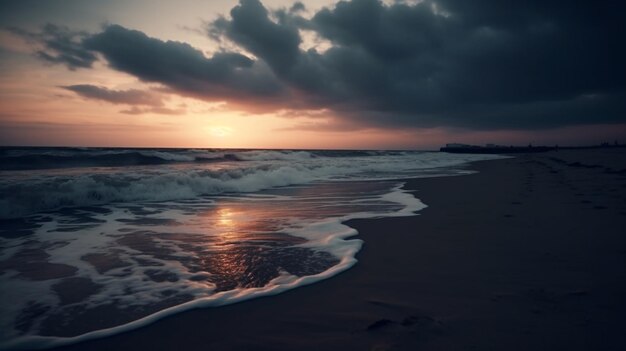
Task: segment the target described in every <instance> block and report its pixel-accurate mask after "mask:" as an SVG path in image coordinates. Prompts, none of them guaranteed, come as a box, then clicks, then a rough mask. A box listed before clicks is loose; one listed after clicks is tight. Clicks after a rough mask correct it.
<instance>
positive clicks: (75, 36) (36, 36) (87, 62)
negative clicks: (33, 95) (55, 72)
mask: <svg viewBox="0 0 626 351" xmlns="http://www.w3.org/2000/svg"><path fill="white" fill-rule="evenodd" d="M8 29H9V31H11V32H13V33H14V34H17V35H19V36H21V37H23V38H25V39H26V40H28V41H31V42H35V43H38V44H40V45H41V46H42V48H41V49H39V50H37V51H36V55H37V56H38V57H39V58H40V59H42V60H44V61H47V62H50V63H55V64H63V65H65V66H66V67H67V68H68V69H70V70H75V69H78V68H91V66H92V65H93V63H94V62H95V61H96V60H97V59H98V58H97V57H96V55H95V54H94V53H93V52H91V51H89V50H88V49H85V48H84V47H83V46H82V39H83V38H84V37H86V36H87V33H84V32H73V31H71V30H69V29H68V28H66V27H63V26H56V25H53V24H47V25H45V26H44V27H43V28H41V31H40V32H36V33H35V32H29V31H26V30H23V29H20V28H15V27H10V28H8Z"/></svg>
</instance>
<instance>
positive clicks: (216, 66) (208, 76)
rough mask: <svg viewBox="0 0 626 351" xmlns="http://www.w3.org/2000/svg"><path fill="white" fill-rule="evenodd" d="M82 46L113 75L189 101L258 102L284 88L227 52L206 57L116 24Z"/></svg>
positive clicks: (259, 66)
mask: <svg viewBox="0 0 626 351" xmlns="http://www.w3.org/2000/svg"><path fill="white" fill-rule="evenodd" d="M83 45H84V47H85V48H88V49H90V50H93V51H95V52H98V53H100V54H101V55H102V56H103V57H104V58H105V59H106V60H107V62H108V63H109V65H110V66H111V67H112V68H114V69H116V70H119V71H122V72H126V73H129V74H131V75H134V76H136V77H137V78H139V79H140V80H142V81H145V82H154V83H161V84H163V85H164V86H166V87H168V88H170V89H171V90H172V91H174V92H177V93H180V94H183V95H187V96H193V97H199V98H203V99H207V100H220V99H222V100H223V99H226V100H232V99H250V100H253V101H259V102H260V101H262V100H263V99H264V98H268V97H275V96H279V95H280V94H281V93H282V89H283V86H282V84H281V83H280V82H279V81H277V80H276V79H275V78H274V76H273V74H272V73H271V71H270V70H269V69H268V68H267V66H266V65H265V64H264V63H263V62H260V61H254V60H252V59H250V58H248V57H246V56H244V55H241V54H238V53H231V52H218V53H216V54H214V55H213V56H212V57H210V58H207V57H206V56H205V55H204V53H203V52H202V51H200V50H198V49H195V48H193V47H192V46H190V45H189V44H186V43H181V42H177V41H162V40H159V39H155V38H150V37H148V36H147V35H145V34H144V33H142V32H140V31H136V30H129V29H126V28H124V27H121V26H118V25H110V26H107V27H106V28H105V29H104V31H103V32H101V33H98V34H95V35H92V36H90V37H88V38H86V39H85V40H84V41H83Z"/></svg>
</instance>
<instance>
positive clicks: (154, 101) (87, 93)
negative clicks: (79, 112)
mask: <svg viewBox="0 0 626 351" xmlns="http://www.w3.org/2000/svg"><path fill="white" fill-rule="evenodd" d="M61 88H63V89H65V90H69V91H72V92H74V93H76V94H78V95H80V96H82V97H84V98H87V99H93V100H100V101H105V102H108V103H111V104H115V105H130V106H131V107H130V108H128V109H125V110H122V111H120V112H121V113H124V114H129V115H141V114H146V113H154V114H161V115H182V114H184V113H185V109H184V108H178V109H172V108H168V107H166V106H165V104H164V102H163V99H162V97H161V96H159V95H158V94H155V93H152V92H149V91H143V90H139V89H128V90H113V89H108V88H105V87H99V86H95V85H90V84H78V85H68V86H63V87H61Z"/></svg>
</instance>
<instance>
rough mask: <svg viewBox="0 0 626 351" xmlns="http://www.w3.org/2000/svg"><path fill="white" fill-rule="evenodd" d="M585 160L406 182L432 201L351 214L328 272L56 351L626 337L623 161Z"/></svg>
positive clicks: (499, 163) (555, 343) (448, 344)
mask: <svg viewBox="0 0 626 351" xmlns="http://www.w3.org/2000/svg"><path fill="white" fill-rule="evenodd" d="M569 154H573V156H572V155H569ZM568 155H569V156H568ZM583 156H584V157H583ZM595 156H597V155H595ZM621 156H622V159H623V156H624V154H621ZM559 157H560V158H559ZM564 157H565V158H564ZM567 157H570V158H572V159H577V160H578V161H572V160H571V159H568V158H567ZM551 158H554V159H560V160H561V161H563V162H557V161H554V160H552V159H551ZM582 158H589V156H585V155H581V152H576V151H572V152H569V153H565V154H564V153H560V154H556V156H555V154H554V153H548V154H545V155H544V154H542V155H532V156H528V155H520V156H518V158H513V159H505V160H496V161H481V162H477V163H474V164H472V166H471V167H470V169H475V170H478V171H479V173H476V174H471V175H464V176H460V177H438V178H419V179H413V180H409V181H407V183H406V184H405V189H410V190H412V191H415V195H416V197H417V198H419V199H420V200H421V201H422V202H424V203H425V204H426V205H428V207H427V208H426V209H423V210H421V211H420V212H418V214H417V215H416V216H411V217H395V218H394V217H392V218H380V219H359V220H351V221H348V222H346V224H347V225H349V226H350V227H353V228H355V229H356V230H358V232H359V234H358V236H356V237H355V238H357V239H361V240H364V242H365V244H364V246H363V249H362V250H361V251H360V252H359V253H358V254H357V259H358V260H359V262H358V263H357V264H356V265H355V266H354V267H352V268H351V269H349V270H348V271H346V272H343V273H342V274H340V275H338V276H336V277H334V278H332V279H328V280H324V281H321V282H318V283H316V284H313V285H309V286H305V287H302V288H298V289H295V290H291V291H288V292H285V293H283V294H280V295H277V296H272V297H264V298H259V299H254V300H250V301H246V302H242V303H238V304H234V305H228V306H223V307H219V308H211V309H198V310H193V311H188V312H185V313H181V314H177V315H174V316H171V317H167V318H165V319H163V320H161V321H158V322H156V323H154V324H151V325H149V326H146V327H143V328H140V329H137V330H134V331H130V332H128V333H123V334H118V335H114V336H111V337H107V338H104V339H97V340H93V341H87V342H84V343H80V344H75V345H70V346H66V347H61V348H56V349H54V350H85V349H89V350H107V349H119V348H123V349H136V350H144V349H145V350H174V349H180V348H184V349H192V348H194V347H198V345H204V346H206V348H211V349H218V350H221V349H227V350H239V349H242V350H243V349H256V350H276V349H296V348H298V349H311V350H314V349H341V348H343V349H372V348H375V349H399V350H404V349H425V350H429V349H453V350H456V349H472V348H474V349H510V350H527V349H546V350H547V349H568V350H572V349H620V348H623V347H626V336H624V335H623V330H624V327H625V325H626V324H625V322H624V321H623V317H622V316H623V315H624V314H626V299H625V297H626V239H625V238H624V235H622V234H621V233H620V230H622V228H624V227H625V225H624V224H625V223H626V205H625V203H624V193H625V192H626V181H625V179H624V176H623V174H620V173H619V171H620V170H621V169H625V168H619V167H617V168H615V167H613V168H611V167H608V166H603V167H604V168H603V169H602V168H599V167H592V168H589V167H584V166H583V167H581V166H576V165H575V164H576V162H577V163H578V165H589V161H588V160H582ZM614 158H615V157H613V159H611V158H609V159H608V161H607V162H608V163H607V164H610V163H611V162H613V163H615V162H617V161H615V159H614ZM583 161H584V162H583ZM593 161H594V162H596V163H597V162H598V160H597V157H595V158H594V159H593ZM618 161H619V160H618ZM621 162H623V161H621ZM572 164H574V165H575V166H572ZM594 165H596V164H594ZM607 169H614V170H615V171H616V172H617V173H610V172H607V171H606V170H607ZM598 177H602V179H598ZM486 189H490V190H491V191H486ZM389 236H393V237H392V238H389Z"/></svg>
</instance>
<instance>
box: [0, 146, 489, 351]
mask: <svg viewBox="0 0 626 351" xmlns="http://www.w3.org/2000/svg"><path fill="white" fill-rule="evenodd" d="M46 152H49V151H46ZM109 152H110V151H109V150H107V153H109ZM185 152H186V154H185V155H183V156H186V155H187V154H188V153H189V151H185ZM242 152H243V153H246V152H248V153H249V152H250V151H242ZM79 153H80V152H79ZM344 153H345V152H344ZM250 155H251V154H247V155H244V156H242V155H239V157H240V158H242V159H243V158H245V157H249V158H251V156H250ZM27 156H28V157H31V158H32V157H33V156H32V151H31V152H30V153H27ZM83 156H84V155H81V157H83ZM175 156H176V154H174V156H169V158H170V159H176V157H175ZM178 156H181V155H178ZM16 157H20V156H19V155H18V156H16ZM69 157H71V155H70V156H69ZM83 158H84V157H83ZM252 158H254V159H253V160H247V161H242V160H238V161H233V160H232V158H229V157H227V158H225V161H221V162H212V163H210V164H205V163H202V164H198V163H189V162H187V161H188V160H187V159H185V160H187V161H185V160H183V161H185V162H187V163H185V162H183V161H180V160H182V156H181V157H178V159H177V160H178V161H176V162H179V161H180V163H174V164H170V163H168V164H166V165H163V164H158V165H150V166H146V165H141V166H120V165H116V166H115V167H98V168H94V167H92V166H93V165H91V164H90V165H89V167H82V168H81V167H77V166H75V165H74V164H72V167H66V168H57V169H49V168H48V166H47V165H46V167H39V169H34V170H30V171H28V172H26V171H24V170H5V171H3V172H2V173H0V194H2V195H3V200H2V201H4V202H3V203H2V205H1V206H0V207H1V210H2V213H3V214H4V216H3V217H4V218H3V219H1V220H0V244H1V245H0V286H1V288H0V309H1V310H2V313H0V330H1V331H0V346H3V347H9V348H32V347H35V348H42V347H49V346H54V345H61V344H66V343H71V342H75V341H80V340H84V339H88V338H92V337H101V336H106V335H110V334H114V333H117V332H120V331H123V330H127V329H130V328H135V327H138V326H140V325H144V324H147V323H150V322H152V321H154V320H157V319H159V318H162V317H163V316H166V315H169V314H172V313H178V312H180V311H184V310H188V309H190V308H197V307H205V306H219V305H223V304H229V303H233V302H237V301H242V300H245V299H249V298H253V297H256V296H263V295H268V294H276V293H280V292H282V291H285V290H288V289H291V288H294V287H297V286H301V285H305V284H310V283H314V282H316V281H319V280H321V279H325V278H328V277H331V276H333V275H335V274H337V273H339V272H341V271H344V270H345V269H348V268H349V267H351V266H352V265H353V264H355V263H356V259H355V254H356V253H357V252H358V251H359V249H360V248H361V245H362V241H361V240H358V239H355V238H350V237H351V236H353V235H355V234H356V232H355V231H354V230H353V229H352V228H349V227H347V226H345V225H343V224H342V222H344V221H346V220H348V219H351V218H372V217H384V216H406V215H413V214H414V213H415V212H417V211H419V210H420V209H421V208H423V207H424V205H423V204H422V203H421V202H420V201H419V200H418V199H416V198H415V197H414V196H412V195H411V194H409V193H407V192H404V191H403V190H402V189H401V185H402V182H401V181H398V180H393V179H394V178H400V177H409V176H410V177H418V176H443V175H457V174H464V173H467V171H464V170H463V168H462V166H463V165H464V164H465V163H466V162H467V161H472V160H480V159H488V158H491V157H490V156H474V155H453V156H451V155H443V154H436V153H389V154H384V153H380V152H379V153H378V154H371V155H366V156H364V154H357V155H356V156H355V155H351V154H348V155H339V154H337V155H330V154H327V155H315V154H312V153H303V152H288V151H285V152H276V151H271V152H267V153H266V154H263V153H261V152H259V151H257V153H256V154H254V157H252ZM14 161H15V162H13V163H14V164H19V162H17V161H16V160H14ZM68 162H70V161H67V160H66V163H68ZM107 162H110V157H109V158H107ZM394 168H395V169H394ZM177 187H178V191H177V190H176V188H177ZM46 196H47V197H48V198H46ZM37 199H41V201H38V200H37ZM381 235H388V234H386V233H381Z"/></svg>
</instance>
